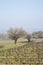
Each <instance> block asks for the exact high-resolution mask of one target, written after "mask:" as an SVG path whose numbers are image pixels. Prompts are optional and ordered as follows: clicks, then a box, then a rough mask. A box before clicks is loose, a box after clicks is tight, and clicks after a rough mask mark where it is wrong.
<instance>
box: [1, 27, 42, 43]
mask: <svg viewBox="0 0 43 65" xmlns="http://www.w3.org/2000/svg"><path fill="white" fill-rule="evenodd" d="M21 37H23V38H25V39H27V40H28V42H30V40H31V38H43V31H36V32H33V33H32V34H29V33H28V32H27V31H26V30H24V29H23V28H9V30H7V33H6V34H5V33H0V39H1V40H4V39H12V40H14V41H15V44H16V43H17V40H18V39H19V38H21Z"/></svg>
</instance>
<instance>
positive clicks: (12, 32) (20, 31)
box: [8, 28, 26, 44]
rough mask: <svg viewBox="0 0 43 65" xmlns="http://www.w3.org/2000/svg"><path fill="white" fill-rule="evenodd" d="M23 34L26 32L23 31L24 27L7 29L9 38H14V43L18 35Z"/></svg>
mask: <svg viewBox="0 0 43 65" xmlns="http://www.w3.org/2000/svg"><path fill="white" fill-rule="evenodd" d="M25 34H26V31H24V29H22V28H19V29H18V28H15V29H13V28H10V29H9V30H8V35H9V38H11V39H12V40H15V44H16V42H17V40H18V39H19V38H20V37H22V36H24V35H25Z"/></svg>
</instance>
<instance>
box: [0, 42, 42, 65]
mask: <svg viewBox="0 0 43 65" xmlns="http://www.w3.org/2000/svg"><path fill="white" fill-rule="evenodd" d="M0 64H5V65H7V64H9V65H13V64H15V65H18V64H19V65H21V64H26V65H27V64H28V65H43V43H40V42H30V43H26V44H24V45H22V46H18V47H15V48H14V47H13V48H10V49H7V50H0Z"/></svg>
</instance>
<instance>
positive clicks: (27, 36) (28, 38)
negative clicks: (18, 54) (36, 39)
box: [25, 34, 31, 42]
mask: <svg viewBox="0 0 43 65" xmlns="http://www.w3.org/2000/svg"><path fill="white" fill-rule="evenodd" d="M25 38H26V39H27V40H28V42H30V39H31V35H30V34H27V35H26V36H25Z"/></svg>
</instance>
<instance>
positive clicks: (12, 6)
mask: <svg viewBox="0 0 43 65" xmlns="http://www.w3.org/2000/svg"><path fill="white" fill-rule="evenodd" d="M10 27H14V28H15V27H23V28H24V29H26V30H27V31H29V32H33V31H40V30H41V31H43V0H0V32H5V31H6V30H8V29H9V28H10Z"/></svg>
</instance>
